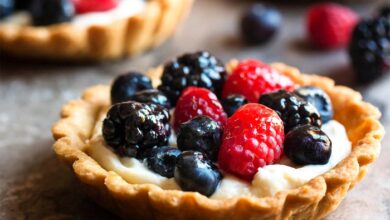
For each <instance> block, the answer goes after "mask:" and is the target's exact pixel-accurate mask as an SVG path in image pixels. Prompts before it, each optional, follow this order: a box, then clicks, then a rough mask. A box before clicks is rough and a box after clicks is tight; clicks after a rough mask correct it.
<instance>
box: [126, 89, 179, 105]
mask: <svg viewBox="0 0 390 220" xmlns="http://www.w3.org/2000/svg"><path fill="white" fill-rule="evenodd" d="M131 100H133V101H137V102H141V103H153V104H156V105H161V106H163V107H165V108H167V109H169V108H170V107H171V105H170V102H169V100H168V98H167V96H165V95H164V93H162V92H161V91H159V90H157V89H147V90H142V91H139V92H136V93H135V94H134V95H133V96H132V97H131Z"/></svg>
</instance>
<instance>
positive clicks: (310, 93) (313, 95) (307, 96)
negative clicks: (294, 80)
mask: <svg viewBox="0 0 390 220" xmlns="http://www.w3.org/2000/svg"><path fill="white" fill-rule="evenodd" d="M294 94H295V95H297V96H299V97H301V98H302V99H304V100H305V101H306V102H308V103H310V104H312V105H314V107H316V109H317V111H318V112H319V113H320V115H321V120H322V123H324V124H325V123H326V122H328V121H330V120H331V119H332V118H333V108H332V103H331V101H330V98H329V96H328V94H326V93H325V92H324V90H322V89H320V88H318V87H314V86H302V87H299V88H297V89H296V90H295V91H294Z"/></svg>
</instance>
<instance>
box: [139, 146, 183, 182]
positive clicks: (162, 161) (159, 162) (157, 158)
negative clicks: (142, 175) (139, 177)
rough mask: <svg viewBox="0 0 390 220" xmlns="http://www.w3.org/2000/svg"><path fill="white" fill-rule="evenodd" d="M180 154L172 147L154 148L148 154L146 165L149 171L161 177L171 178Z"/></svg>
mask: <svg viewBox="0 0 390 220" xmlns="http://www.w3.org/2000/svg"><path fill="white" fill-rule="evenodd" d="M180 154H181V151H180V150H179V149H177V148H174V147H168V146H162V147H154V148H152V149H151V150H150V152H149V153H148V157H147V158H146V164H147V166H148V167H149V169H151V170H153V171H154V172H156V173H158V174H160V175H161V176H165V177H167V178H172V177H173V172H174V170H175V165H176V161H177V158H178V157H179V156H180Z"/></svg>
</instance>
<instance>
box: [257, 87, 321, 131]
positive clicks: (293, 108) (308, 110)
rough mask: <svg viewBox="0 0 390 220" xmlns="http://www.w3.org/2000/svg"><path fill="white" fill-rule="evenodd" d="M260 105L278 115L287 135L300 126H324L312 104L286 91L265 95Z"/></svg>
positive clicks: (260, 100)
mask: <svg viewBox="0 0 390 220" xmlns="http://www.w3.org/2000/svg"><path fill="white" fill-rule="evenodd" d="M259 103H260V104H263V105H265V106H268V107H269V108H271V109H273V110H275V111H276V112H277V113H278V115H279V116H280V118H281V119H282V120H283V122H284V131H285V132H286V133H287V132H289V131H290V130H292V129H293V128H295V127H297V126H299V125H306V124H309V125H313V126H317V127H321V125H322V122H321V116H320V113H318V111H317V109H316V108H315V107H314V106H313V105H312V104H310V103H308V102H306V101H305V100H303V99H301V98H299V97H298V96H296V95H294V94H292V93H289V92H287V91H285V90H278V91H276V92H272V93H267V94H264V95H262V96H261V97H260V99H259Z"/></svg>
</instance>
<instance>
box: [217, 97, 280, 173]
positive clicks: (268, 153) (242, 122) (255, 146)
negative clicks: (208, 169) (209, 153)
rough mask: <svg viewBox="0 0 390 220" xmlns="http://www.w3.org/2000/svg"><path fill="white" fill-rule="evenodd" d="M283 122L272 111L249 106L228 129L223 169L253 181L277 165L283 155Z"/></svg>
mask: <svg viewBox="0 0 390 220" xmlns="http://www.w3.org/2000/svg"><path fill="white" fill-rule="evenodd" d="M283 140H284V130H283V121H282V120H281V119H280V117H279V116H278V114H277V113H276V112H275V111H273V110H272V109H270V108H268V107H266V106H264V105H261V104H257V103H250V104H246V105H244V106H243V107H241V108H240V109H238V110H237V111H236V113H234V114H233V116H231V117H230V118H229V119H228V121H227V123H226V125H225V128H224V132H223V137H222V144H221V148H220V150H219V155H218V163H219V166H220V168H221V169H223V170H224V171H226V172H228V173H231V174H234V175H236V176H238V177H240V178H242V179H245V180H252V179H253V176H254V175H255V174H256V173H257V170H258V168H259V167H263V166H265V165H268V164H273V163H274V162H276V161H278V160H279V158H280V157H281V155H282V153H283Z"/></svg>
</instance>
